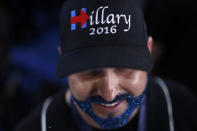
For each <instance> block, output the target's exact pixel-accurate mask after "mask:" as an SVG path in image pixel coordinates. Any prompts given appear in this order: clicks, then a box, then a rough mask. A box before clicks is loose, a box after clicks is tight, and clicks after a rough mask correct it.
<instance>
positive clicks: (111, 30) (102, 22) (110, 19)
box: [70, 6, 132, 36]
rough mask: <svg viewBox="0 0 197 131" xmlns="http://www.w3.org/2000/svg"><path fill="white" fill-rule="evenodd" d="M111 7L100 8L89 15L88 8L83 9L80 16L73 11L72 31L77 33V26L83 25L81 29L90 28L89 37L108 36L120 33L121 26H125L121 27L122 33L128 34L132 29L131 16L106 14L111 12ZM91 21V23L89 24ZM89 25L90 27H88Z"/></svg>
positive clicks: (113, 13) (128, 14) (119, 13)
mask: <svg viewBox="0 0 197 131" xmlns="http://www.w3.org/2000/svg"><path fill="white" fill-rule="evenodd" d="M109 8H110V7H109V6H100V7H98V8H97V9H96V10H92V11H91V12H89V14H87V8H82V9H81V10H80V15H78V16H77V15H76V10H72V11H71V19H70V23H71V31H75V30H76V28H77V26H76V25H77V24H78V23H80V24H81V28H82V29H84V28H87V26H90V28H89V35H90V36H93V35H102V34H103V35H108V34H116V33H117V32H118V28H117V27H118V26H119V24H124V26H121V27H123V28H120V29H121V30H120V31H123V32H128V31H129V30H130V29H131V26H132V24H131V14H130V13H127V14H123V13H121V12H118V13H117V12H116V13H115V12H110V13H109V12H108V13H107V12H106V10H109ZM87 21H89V23H88V22H87ZM87 24H89V25H87Z"/></svg>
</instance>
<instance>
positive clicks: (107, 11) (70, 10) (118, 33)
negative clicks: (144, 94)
mask: <svg viewBox="0 0 197 131" xmlns="http://www.w3.org/2000/svg"><path fill="white" fill-rule="evenodd" d="M60 35H61V36H60V38H61V49H62V54H61V56H60V59H59V63H58V66H57V76H58V77H59V78H63V77H67V76H69V75H71V74H73V73H77V72H82V71H85V70H88V69H98V68H106V67H115V68H131V69H138V70H144V71H147V72H148V71H150V70H151V69H152V59H151V55H150V52H149V50H148V47H147V42H148V38H147V31H146V25H145V21H144V16H143V13H142V9H141V6H140V2H138V1H137V0H67V1H66V2H65V3H64V6H63V8H62V11H61V18H60Z"/></svg>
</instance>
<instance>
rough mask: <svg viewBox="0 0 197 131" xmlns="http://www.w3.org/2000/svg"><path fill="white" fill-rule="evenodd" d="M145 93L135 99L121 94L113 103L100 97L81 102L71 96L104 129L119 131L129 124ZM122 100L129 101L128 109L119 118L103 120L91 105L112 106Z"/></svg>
mask: <svg viewBox="0 0 197 131" xmlns="http://www.w3.org/2000/svg"><path fill="white" fill-rule="evenodd" d="M144 94H145V91H144V92H143V93H142V94H141V95H140V96H138V97H136V98H134V97H133V96H131V95H130V94H120V95H118V96H116V98H115V99H114V100H113V101H111V102H108V101H105V100H104V99H103V98H102V97H100V96H91V97H89V98H88V99H87V100H86V101H83V102H82V101H79V100H77V99H75V98H74V97H73V96H71V99H73V100H74V101H75V102H76V103H77V104H78V106H79V107H80V108H81V110H82V111H84V112H85V113H87V114H88V115H89V116H90V117H91V118H92V119H93V120H94V121H95V122H96V123H97V124H98V125H100V126H101V127H102V128H104V129H108V130H110V129H117V128H120V127H122V126H124V125H125V124H127V122H128V120H129V118H130V116H131V115H132V114H133V112H134V111H135V110H136V108H137V107H138V106H139V105H140V104H141V103H142V101H143V97H144ZM122 100H127V102H128V106H127V109H126V110H125V111H124V112H123V113H122V114H121V115H119V116H117V117H111V118H107V119H104V118H101V117H99V116H97V115H96V114H95V113H94V112H93V109H92V106H91V103H92V102H93V103H96V104H101V103H102V104H111V103H114V102H119V101H122Z"/></svg>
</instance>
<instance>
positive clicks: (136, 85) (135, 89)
mask: <svg viewBox="0 0 197 131" xmlns="http://www.w3.org/2000/svg"><path fill="white" fill-rule="evenodd" d="M145 86H146V75H141V76H136V77H132V78H130V79H122V81H121V87H122V88H123V89H124V90H125V91H126V93H130V94H131V95H133V96H134V97H137V96H139V95H141V94H142V92H143V91H144V89H145Z"/></svg>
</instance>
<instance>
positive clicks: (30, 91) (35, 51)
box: [0, 0, 197, 131]
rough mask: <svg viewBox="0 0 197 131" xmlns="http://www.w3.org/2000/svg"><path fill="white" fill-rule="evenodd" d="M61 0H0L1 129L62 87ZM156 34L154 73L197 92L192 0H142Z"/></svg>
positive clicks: (151, 31) (196, 13)
mask: <svg viewBox="0 0 197 131" xmlns="http://www.w3.org/2000/svg"><path fill="white" fill-rule="evenodd" d="M62 3H63V0H56V1H51V2H50V1H47V0H34V1H32V0H28V1H27V0H7V1H6V2H5V1H4V2H3V1H1V2H0V131H12V130H13V128H14V127H15V125H16V124H17V123H18V122H19V121H20V120H21V119H23V118H24V116H25V115H27V113H29V111H30V110H32V109H33V108H34V107H35V106H36V105H38V104H40V103H41V102H43V100H44V99H45V98H46V97H48V96H50V95H53V94H54V93H56V92H57V91H58V90H59V89H61V88H64V87H65V84H67V81H66V80H65V79H64V80H58V79H57V78H56V75H55V73H56V72H55V71H56V64H57V61H58V51H57V47H58V45H59V44H60V41H59V31H58V28H59V27H58V24H59V11H60V8H61V5H62ZM141 3H142V6H143V9H144V14H145V19H146V22H147V27H148V33H149V35H151V36H153V38H154V48H153V56H154V62H155V65H154V69H153V71H152V72H151V73H152V74H153V75H159V76H161V77H167V78H170V79H173V80H175V81H178V82H181V83H183V84H184V85H186V86H187V87H188V89H189V90H191V91H192V92H193V93H194V94H195V95H197V89H196V87H195V79H196V76H195V73H194V72H195V70H196V68H195V67H196V66H195V65H194V64H195V61H196V58H195V57H196V48H195V47H196V45H195V44H196V38H197V37H196V34H197V31H196V23H197V21H196V16H197V10H196V8H195V4H194V3H195V2H193V1H192V0H187V1H183V0H146V1H141Z"/></svg>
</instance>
